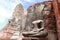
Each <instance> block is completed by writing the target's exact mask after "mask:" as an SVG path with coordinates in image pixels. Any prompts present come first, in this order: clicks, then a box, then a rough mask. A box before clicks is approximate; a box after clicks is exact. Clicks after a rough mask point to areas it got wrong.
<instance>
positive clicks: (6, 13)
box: [0, 0, 46, 30]
mask: <svg viewBox="0 0 60 40" xmlns="http://www.w3.org/2000/svg"><path fill="white" fill-rule="evenodd" d="M43 1H46V0H0V30H1V29H2V28H3V27H4V26H5V25H6V24H7V23H8V19H9V18H10V17H11V15H12V13H13V9H14V8H15V6H16V5H17V4H19V3H21V4H23V6H24V9H25V10H26V9H27V8H28V7H29V6H30V5H32V4H34V3H37V2H43Z"/></svg>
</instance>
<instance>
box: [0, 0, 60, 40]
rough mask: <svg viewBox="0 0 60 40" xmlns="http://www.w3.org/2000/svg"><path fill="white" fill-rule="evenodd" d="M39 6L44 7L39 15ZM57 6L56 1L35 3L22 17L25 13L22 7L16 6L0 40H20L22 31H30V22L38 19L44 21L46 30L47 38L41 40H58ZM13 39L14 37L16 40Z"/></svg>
mask: <svg viewBox="0 0 60 40" xmlns="http://www.w3.org/2000/svg"><path fill="white" fill-rule="evenodd" d="M55 4H56V5H55ZM40 5H45V6H44V9H43V10H42V13H40V11H41V7H40ZM59 5H60V3H59V4H58V3H57V1H56V0H53V1H47V2H41V3H36V4H34V5H32V6H30V7H28V9H27V15H24V13H25V12H24V9H23V6H22V5H21V4H18V5H17V6H16V8H15V10H14V12H13V15H12V18H11V19H9V23H8V24H7V25H6V27H5V28H3V29H2V31H1V32H0V35H1V34H2V35H1V36H0V40H21V39H20V35H21V33H22V32H23V31H31V30H32V29H33V24H32V21H34V20H39V19H42V20H44V23H45V29H47V30H48V36H47V37H46V38H47V39H44V38H43V40H60V38H59V37H60V32H59V30H60V29H59V26H60V21H59V20H60V18H59V17H60V16H59V11H60V10H59V9H60V8H59V7H60V6H59ZM42 7H43V6H42ZM58 8H59V9H58ZM56 13H57V14H56ZM57 15H58V16H57ZM13 37H16V39H15V38H13ZM23 40H35V39H29V38H28V37H27V38H26V39H25V38H24V39H23ZM37 40H39V39H37Z"/></svg>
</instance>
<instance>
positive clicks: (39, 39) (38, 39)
mask: <svg viewBox="0 0 60 40" xmlns="http://www.w3.org/2000/svg"><path fill="white" fill-rule="evenodd" d="M22 40H48V38H36V37H24V38H22Z"/></svg>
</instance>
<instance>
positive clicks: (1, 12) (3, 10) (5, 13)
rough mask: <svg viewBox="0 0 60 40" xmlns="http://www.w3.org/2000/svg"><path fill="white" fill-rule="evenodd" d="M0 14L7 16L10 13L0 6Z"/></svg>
mask: <svg viewBox="0 0 60 40" xmlns="http://www.w3.org/2000/svg"><path fill="white" fill-rule="evenodd" d="M0 16H2V17H4V18H9V17H10V16H11V14H10V13H9V11H8V10H6V9H5V8H3V7H0Z"/></svg>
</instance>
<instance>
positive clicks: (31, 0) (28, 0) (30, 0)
mask: <svg viewBox="0 0 60 40" xmlns="http://www.w3.org/2000/svg"><path fill="white" fill-rule="evenodd" d="M24 1H26V2H35V0H24Z"/></svg>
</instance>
